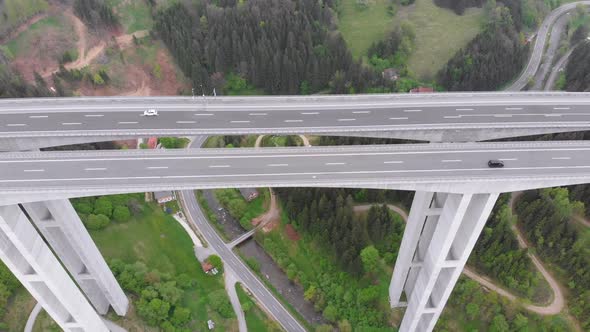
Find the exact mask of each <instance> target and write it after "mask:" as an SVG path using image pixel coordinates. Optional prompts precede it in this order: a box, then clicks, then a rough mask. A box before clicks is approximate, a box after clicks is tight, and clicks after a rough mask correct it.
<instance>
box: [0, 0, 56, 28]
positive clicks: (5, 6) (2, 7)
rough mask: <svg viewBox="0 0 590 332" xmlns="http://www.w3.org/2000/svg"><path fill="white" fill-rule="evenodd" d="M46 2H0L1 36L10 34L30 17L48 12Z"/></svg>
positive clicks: (25, 0) (20, 0) (15, 0)
mask: <svg viewBox="0 0 590 332" xmlns="http://www.w3.org/2000/svg"><path fill="white" fill-rule="evenodd" d="M47 7H48V4H47V1H45V0H4V1H0V13H1V14H2V15H0V35H4V34H5V33H8V32H9V31H10V30H12V29H14V28H16V27H17V26H18V25H19V24H22V23H24V21H26V20H27V19H28V18H29V17H31V16H33V15H35V14H37V13H40V12H42V11H44V10H46V9H47Z"/></svg>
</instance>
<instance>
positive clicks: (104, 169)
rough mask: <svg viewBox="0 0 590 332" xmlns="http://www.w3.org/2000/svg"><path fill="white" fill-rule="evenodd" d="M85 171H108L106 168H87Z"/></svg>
mask: <svg viewBox="0 0 590 332" xmlns="http://www.w3.org/2000/svg"><path fill="white" fill-rule="evenodd" d="M84 170H85V171H106V168H105V167H96V168H85V169H84Z"/></svg>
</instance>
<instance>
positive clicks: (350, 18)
mask: <svg viewBox="0 0 590 332" xmlns="http://www.w3.org/2000/svg"><path fill="white" fill-rule="evenodd" d="M387 4H388V0H374V1H373V2H372V3H371V5H370V6H369V8H367V9H364V10H359V9H358V8H357V6H356V0H342V2H341V4H340V7H339V10H340V16H339V19H340V23H339V29H340V31H341V32H342V35H343V37H344V39H345V40H346V43H347V44H348V47H349V48H350V49H351V51H352V54H353V55H354V56H355V57H360V56H364V55H366V52H367V49H368V48H369V46H370V45H371V44H372V43H373V42H375V41H378V40H380V39H383V38H384V36H385V34H386V33H387V31H389V30H391V29H392V27H393V26H394V24H396V23H399V22H402V21H403V20H408V21H409V22H410V23H411V24H412V25H413V26H414V31H415V32H416V47H415V50H414V52H413V54H412V56H411V57H410V61H409V63H408V67H409V69H410V71H411V72H413V73H415V74H416V75H417V77H418V78H421V79H430V78H432V77H433V76H434V74H436V72H437V71H438V70H439V69H440V68H441V67H442V66H443V65H444V64H445V63H446V62H447V61H448V60H449V59H450V58H451V57H452V56H453V54H454V53H455V52H456V51H457V50H459V49H460V48H462V47H464V46H465V45H466V44H467V43H468V42H469V41H470V40H471V39H473V37H475V35H476V34H477V33H478V32H479V31H480V23H481V21H482V19H483V15H484V14H483V9H480V8H470V9H468V10H467V11H465V14H463V15H462V16H459V15H456V14H455V13H453V12H452V11H450V10H448V9H443V8H439V7H437V6H436V5H435V4H434V2H433V1H432V0H416V3H415V4H414V5H411V6H407V7H401V6H399V7H398V13H397V14H396V16H395V17H391V16H390V15H389V14H388V13H387Z"/></svg>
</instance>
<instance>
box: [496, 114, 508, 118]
mask: <svg viewBox="0 0 590 332" xmlns="http://www.w3.org/2000/svg"><path fill="white" fill-rule="evenodd" d="M511 117H512V114H494V118H511Z"/></svg>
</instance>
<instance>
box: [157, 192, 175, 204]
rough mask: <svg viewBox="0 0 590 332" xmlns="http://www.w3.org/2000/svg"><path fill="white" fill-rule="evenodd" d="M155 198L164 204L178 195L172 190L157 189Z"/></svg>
mask: <svg viewBox="0 0 590 332" xmlns="http://www.w3.org/2000/svg"><path fill="white" fill-rule="evenodd" d="M154 199H155V200H156V201H157V202H158V204H164V203H166V202H170V201H173V200H175V199H176V196H175V195H174V192H172V191H155V192H154Z"/></svg>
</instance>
